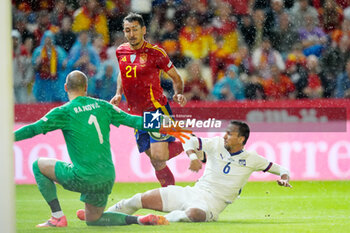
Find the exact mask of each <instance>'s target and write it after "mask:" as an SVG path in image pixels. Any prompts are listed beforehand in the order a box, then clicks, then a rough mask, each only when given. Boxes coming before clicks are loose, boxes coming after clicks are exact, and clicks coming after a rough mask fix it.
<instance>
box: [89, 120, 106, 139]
mask: <svg viewBox="0 0 350 233" xmlns="http://www.w3.org/2000/svg"><path fill="white" fill-rule="evenodd" d="M92 123H93V124H94V125H95V128H96V131H97V134H98V139H99V140H100V144H103V136H102V133H101V129H100V125H99V124H98V121H97V118H96V117H95V116H94V115H92V114H91V115H90V117H89V125H91V124H92Z"/></svg>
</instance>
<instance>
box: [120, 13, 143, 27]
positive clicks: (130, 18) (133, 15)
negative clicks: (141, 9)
mask: <svg viewBox="0 0 350 233" xmlns="http://www.w3.org/2000/svg"><path fill="white" fill-rule="evenodd" d="M125 21H128V22H130V23H131V22H134V21H137V22H139V24H140V26H141V27H143V26H145V21H143V18H142V16H141V15H139V14H136V13H133V12H130V13H129V14H128V15H127V16H126V17H125V18H124V19H123V22H125Z"/></svg>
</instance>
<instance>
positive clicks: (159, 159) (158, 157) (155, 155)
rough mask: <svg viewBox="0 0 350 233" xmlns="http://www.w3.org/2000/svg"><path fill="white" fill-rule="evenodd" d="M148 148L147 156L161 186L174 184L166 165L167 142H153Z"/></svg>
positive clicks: (167, 155) (172, 176)
mask: <svg viewBox="0 0 350 233" xmlns="http://www.w3.org/2000/svg"><path fill="white" fill-rule="evenodd" d="M150 149H151V150H150V154H148V156H149V157H150V159H151V163H152V166H153V167H154V169H155V173H156V177H157V179H158V180H159V183H160V184H161V186H162V187H167V186H168V185H174V184H175V178H174V175H173V173H172V172H171V171H170V169H169V167H168V166H167V165H166V161H167V160H168V158H169V149H168V142H153V143H151V147H150Z"/></svg>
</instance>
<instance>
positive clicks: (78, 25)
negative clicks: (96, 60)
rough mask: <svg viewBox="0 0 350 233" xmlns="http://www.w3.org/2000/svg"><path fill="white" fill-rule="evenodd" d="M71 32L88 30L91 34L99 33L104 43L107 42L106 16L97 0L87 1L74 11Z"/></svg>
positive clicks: (106, 43)
mask: <svg viewBox="0 0 350 233" xmlns="http://www.w3.org/2000/svg"><path fill="white" fill-rule="evenodd" d="M72 30H73V32H75V33H77V32H81V31H86V30H89V31H90V33H91V34H101V35H102V36H103V41H104V43H105V45H108V43H109V31H108V26H107V18H106V16H105V14H104V13H103V11H102V9H101V7H100V5H99V3H98V2H97V0H87V3H86V4H85V5H84V6H82V7H81V8H79V9H78V10H76V11H75V12H74V21H73V26H72Z"/></svg>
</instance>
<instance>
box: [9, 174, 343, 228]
mask: <svg viewBox="0 0 350 233" xmlns="http://www.w3.org/2000/svg"><path fill="white" fill-rule="evenodd" d="M187 184H188V183H179V185H182V186H185V185H187ZM292 185H293V188H292V189H288V188H283V187H279V186H278V185H277V184H276V183H275V182H249V183H248V184H247V185H246V186H245V188H244V189H243V192H242V195H241V198H240V199H238V200H236V201H235V202H234V203H233V204H232V205H229V206H228V207H227V208H226V209H225V210H224V212H223V213H222V214H221V215H220V218H219V220H218V222H210V223H171V224H170V225H168V226H138V225H131V226H114V227H87V226H86V225H85V223H84V222H81V221H80V220H78V219H77V218H76V216H75V212H76V210H77V209H81V208H83V207H84V204H83V203H82V202H80V201H79V194H77V193H73V192H70V191H67V190H63V189H62V188H61V186H59V185H58V196H59V200H60V201H61V206H62V209H63V211H64V213H65V215H66V216H67V219H68V227H67V228H50V229H37V228H35V225H36V224H38V223H41V222H44V221H46V220H47V219H48V218H49V215H50V212H49V207H48V206H47V204H46V203H45V201H44V199H43V198H42V197H41V195H40V193H39V191H38V189H37V187H36V186H35V185H18V186H17V187H16V192H17V195H16V215H17V216H16V227H17V232H69V233H90V232H91V233H92V232H93V233H99V232H179V233H180V232H181V233H182V232H188V233H207V232H220V233H221V232H242V233H256V232H259V233H260V232H266V233H272V232H276V233H284V232H298V233H299V232H317V233H319V232H327V233H330V232H336V233H341V232H350V181H313V182H311V181H310V182H305V181H303V182H302V181H295V182H292ZM158 186H159V185H158V184H157V183H117V184H115V186H114V189H113V192H112V194H111V196H110V198H109V201H108V204H107V205H108V206H110V205H111V204H114V203H115V202H116V201H118V200H120V199H122V198H127V197H131V196H132V195H133V194H135V193H138V192H144V191H146V190H149V189H153V188H156V187H158ZM198 198H200V197H198ZM146 213H156V212H155V211H149V210H141V211H138V212H137V214H146Z"/></svg>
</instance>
